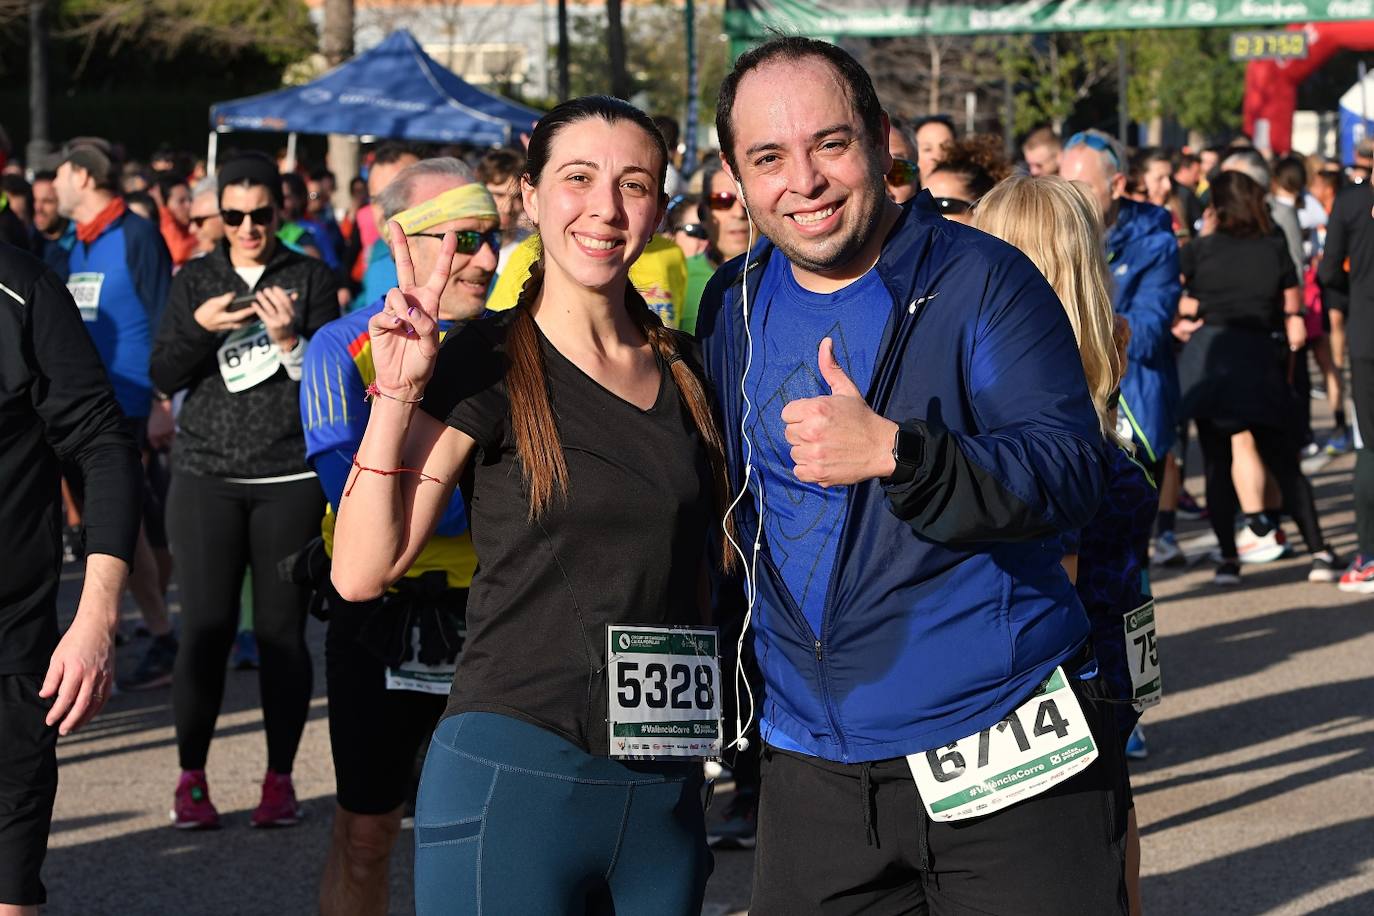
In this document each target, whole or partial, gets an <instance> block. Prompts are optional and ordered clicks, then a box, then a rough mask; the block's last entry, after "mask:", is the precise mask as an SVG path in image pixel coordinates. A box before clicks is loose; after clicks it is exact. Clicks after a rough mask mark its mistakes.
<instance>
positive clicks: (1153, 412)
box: [1107, 197, 1183, 463]
mask: <svg viewBox="0 0 1374 916" xmlns="http://www.w3.org/2000/svg"><path fill="white" fill-rule="evenodd" d="M1118 203H1119V208H1118V210H1117V214H1116V222H1115V223H1113V224H1112V228H1111V229H1109V230H1107V258H1108V260H1109V261H1110V262H1111V265H1110V266H1111V271H1112V280H1113V281H1115V288H1114V289H1113V290H1112V305H1113V306H1114V307H1115V309H1116V313H1117V314H1118V315H1122V316H1124V317H1125V319H1126V320H1127V321H1129V322H1130V324H1131V343H1130V346H1129V347H1128V348H1127V350H1126V356H1127V359H1128V362H1129V365H1128V366H1127V367H1126V377H1125V378H1123V379H1122V380H1121V399H1122V401H1124V402H1125V405H1126V410H1127V411H1129V412H1130V416H1131V417H1132V418H1133V419H1134V420H1135V426H1136V427H1138V428H1139V432H1134V431H1133V437H1134V438H1135V440H1136V444H1137V445H1140V446H1142V449H1141V452H1140V454H1141V457H1142V458H1145V459H1147V460H1148V461H1149V462H1151V463H1153V462H1155V461H1158V460H1159V459H1160V458H1163V457H1164V453H1165V452H1167V451H1168V450H1169V449H1170V448H1172V447H1173V445H1174V439H1175V438H1177V436H1176V433H1175V431H1174V428H1175V424H1176V423H1177V417H1178V401H1179V389H1178V368H1177V367H1176V366H1175V365H1174V337H1173V334H1172V332H1171V331H1170V328H1172V327H1173V323H1174V315H1176V314H1177V313H1178V297H1179V294H1180V293H1181V292H1182V289H1183V288H1182V286H1181V284H1180V283H1179V278H1178V240H1177V239H1176V238H1174V229H1173V220H1172V218H1171V217H1170V216H1169V211H1168V210H1165V209H1164V208H1163V207H1156V206H1155V205H1154V204H1144V203H1140V202H1139V201H1134V200H1131V199H1130V198H1126V197H1123V198H1122V199H1121V200H1120V201H1119V202H1118ZM1123 415H1124V412H1123ZM1123 432H1124V430H1123ZM1141 434H1144V436H1145V438H1146V439H1147V440H1149V441H1147V442H1141V441H1140V435H1141Z"/></svg>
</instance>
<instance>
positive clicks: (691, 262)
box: [678, 158, 750, 334]
mask: <svg viewBox="0 0 1374 916" xmlns="http://www.w3.org/2000/svg"><path fill="white" fill-rule="evenodd" d="M701 187H702V191H703V194H702V198H701V201H700V202H699V203H698V204H697V209H696V212H697V218H698V221H699V223H700V225H701V226H702V227H703V228H704V229H705V230H706V240H707V245H706V250H705V251H702V252H700V253H699V254H696V255H694V256H692V257H689V258H688V259H687V298H686V302H685V304H684V305H683V309H682V322H681V323H680V324H679V325H678V326H679V327H680V328H681V329H682V330H684V331H686V332H687V333H689V334H694V333H696V325H697V307H698V306H699V305H700V303H701V294H702V292H703V291H704V290H705V289H706V282H707V281H708V280H710V279H711V275H712V274H714V273H715V272H716V270H717V269H719V267H720V265H722V264H724V263H725V262H726V261H728V260H730V259H731V258H736V257H739V256H740V255H742V254H744V252H745V251H747V250H748V248H749V238H750V233H749V214H748V213H746V212H745V209H744V201H743V200H742V199H740V197H739V193H738V189H737V188H736V187H735V183H734V182H733V181H731V180H730V176H729V174H728V173H726V172H724V171H723V170H722V169H721V167H720V160H719V159H717V158H712V159H710V160H709V162H708V163H707V164H706V165H705V166H704V167H703V171H702V177H701Z"/></svg>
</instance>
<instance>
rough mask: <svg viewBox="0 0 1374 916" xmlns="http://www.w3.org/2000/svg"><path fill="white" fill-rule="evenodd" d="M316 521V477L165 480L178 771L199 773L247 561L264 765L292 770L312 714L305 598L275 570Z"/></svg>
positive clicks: (319, 510) (220, 694) (320, 509)
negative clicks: (176, 596) (175, 628)
mask: <svg viewBox="0 0 1374 916" xmlns="http://www.w3.org/2000/svg"><path fill="white" fill-rule="evenodd" d="M323 514H324V494H323V492H322V491H321V490H320V484H319V482H318V481H317V480H314V479H308V480H295V481H290V482H287V483H256V484H242V483H229V482H227V481H224V480H220V479H218V478H213V477H198V476H195V475H192V474H182V473H175V474H173V475H172V485H171V489H170V491H169V493H168V499H167V528H168V534H169V535H170V540H171V546H172V553H173V555H174V556H175V558H176V571H177V583H178V585H179V587H180V590H181V648H180V649H179V650H178V652H177V661H176V672H175V675H174V678H173V686H172V705H173V708H174V710H175V712H176V727H177V753H178V755H179V757H180V759H181V768H182V769H183V770H203V769H204V768H205V758H206V756H207V755H208V754H209V752H210V739H211V737H213V735H214V732H215V719H216V718H218V716H219V710H220V704H221V702H222V701H223V699H224V676H225V667H226V664H227V662H228V659H229V650H230V649H231V648H232V646H233V644H234V635H235V633H236V631H237V630H238V620H239V594H240V592H241V591H242V585H243V573H244V569H245V567H246V566H247V565H248V564H250V563H251V564H252V568H253V635H254V636H255V637H257V642H258V654H259V657H260V660H261V666H260V669H259V672H258V684H259V690H260V692H261V695H262V715H263V720H264V722H265V723H266V728H267V765H268V766H269V767H270V768H271V769H272V770H273V771H275V772H277V773H290V772H291V765H292V763H293V762H294V760H295V758H296V748H297V746H298V745H299V744H300V740H301V733H302V732H303V731H304V730H305V719H306V714H307V713H308V711H309V707H310V689H311V670H310V652H309V650H308V649H307V648H306V645H305V619H306V600H307V597H308V595H307V593H306V591H305V590H304V589H302V588H301V587H299V586H296V585H290V584H288V583H286V582H283V581H282V579H281V576H280V575H279V574H278V572H277V563H278V562H279V561H281V560H282V559H283V558H284V557H287V556H290V555H291V554H293V553H295V552H296V551H297V550H299V549H300V548H301V547H302V546H303V545H304V544H305V543H306V542H307V541H309V540H310V539H311V538H312V537H314V536H315V535H317V534H318V533H319V530H320V518H321V516H322V515H323Z"/></svg>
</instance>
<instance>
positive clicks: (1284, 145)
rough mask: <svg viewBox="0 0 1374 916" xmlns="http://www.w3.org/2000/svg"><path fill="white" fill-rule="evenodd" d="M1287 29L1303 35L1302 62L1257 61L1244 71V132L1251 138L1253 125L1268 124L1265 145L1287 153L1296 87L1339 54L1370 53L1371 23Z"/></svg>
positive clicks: (1373, 38) (1373, 28)
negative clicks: (1262, 121)
mask: <svg viewBox="0 0 1374 916" xmlns="http://www.w3.org/2000/svg"><path fill="white" fill-rule="evenodd" d="M1289 28H1290V29H1294V30H1296V29H1302V30H1303V31H1305V32H1307V48H1308V50H1307V58H1306V59H1305V60H1286V61H1272V60H1257V61H1252V62H1251V63H1250V64H1249V65H1248V66H1247V67H1246V70H1245V105H1244V112H1245V132H1246V133H1247V134H1249V135H1250V136H1252V137H1253V136H1254V135H1255V121H1257V120H1259V119H1260V118H1267V119H1268V121H1269V145H1270V147H1271V148H1272V149H1273V150H1274V152H1275V153H1279V154H1282V153H1287V152H1288V151H1289V149H1290V148H1291V147H1292V143H1293V112H1294V111H1296V110H1297V107H1298V87H1299V86H1300V85H1302V82H1303V80H1305V79H1307V78H1308V77H1309V76H1311V75H1312V74H1313V73H1315V72H1317V70H1318V69H1320V68H1321V66H1322V64H1324V63H1326V62H1327V61H1328V60H1330V59H1331V58H1332V57H1334V56H1335V55H1336V54H1338V53H1339V52H1341V51H1371V50H1374V21H1363V22H1318V23H1309V24H1307V25H1301V26H1290V27H1289Z"/></svg>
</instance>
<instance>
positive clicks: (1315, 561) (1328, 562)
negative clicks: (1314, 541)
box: [1307, 549, 1345, 582]
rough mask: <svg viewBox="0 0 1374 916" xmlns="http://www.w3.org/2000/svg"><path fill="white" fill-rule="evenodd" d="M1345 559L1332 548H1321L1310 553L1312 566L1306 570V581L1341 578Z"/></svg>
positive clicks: (1332, 580)
mask: <svg viewBox="0 0 1374 916" xmlns="http://www.w3.org/2000/svg"><path fill="white" fill-rule="evenodd" d="M1344 565H1345V561H1344V560H1342V559H1341V557H1340V555H1339V554H1337V553H1336V552H1335V551H1333V550H1330V549H1328V550H1322V551H1319V552H1318V553H1315V554H1313V555H1312V568H1311V569H1310V570H1308V571H1307V581H1308V582H1336V581H1338V580H1339V579H1340V578H1341V572H1342V569H1341V567H1343V566H1344Z"/></svg>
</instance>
